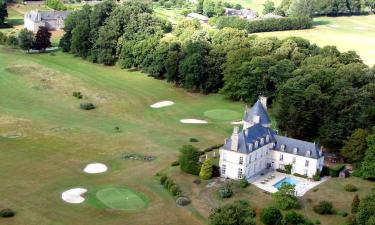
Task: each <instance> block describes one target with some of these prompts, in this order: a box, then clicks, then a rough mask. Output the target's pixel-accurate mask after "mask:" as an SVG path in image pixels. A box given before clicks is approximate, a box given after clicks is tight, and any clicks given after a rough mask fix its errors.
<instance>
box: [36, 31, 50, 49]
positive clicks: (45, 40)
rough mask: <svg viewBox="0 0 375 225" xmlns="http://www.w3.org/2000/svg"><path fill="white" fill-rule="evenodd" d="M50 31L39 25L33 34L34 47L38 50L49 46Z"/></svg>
mask: <svg viewBox="0 0 375 225" xmlns="http://www.w3.org/2000/svg"><path fill="white" fill-rule="evenodd" d="M50 38H51V33H50V32H49V31H48V29H47V27H39V29H38V32H37V33H36V35H35V44H34V48H35V49H38V50H45V49H46V48H48V47H51V41H50Z"/></svg>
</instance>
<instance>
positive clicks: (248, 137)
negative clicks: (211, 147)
mask: <svg viewBox="0 0 375 225" xmlns="http://www.w3.org/2000/svg"><path fill="white" fill-rule="evenodd" d="M275 134H276V131H274V130H272V129H270V128H267V127H263V126H262V125H261V124H255V125H254V126H252V127H249V128H248V129H246V130H243V131H241V132H239V133H238V139H239V140H238V152H241V153H245V154H247V153H250V152H252V151H254V150H256V149H258V148H260V147H262V146H263V145H260V144H259V146H258V148H255V146H254V143H255V141H259V142H260V139H261V138H264V139H265V138H266V136H267V135H269V137H270V140H269V142H265V143H266V144H267V143H270V142H272V141H273V135H275ZM231 144H232V140H231V138H228V139H226V143H225V144H224V146H223V148H224V149H228V150H230V149H231ZM249 144H253V148H252V149H251V150H250V149H249Z"/></svg>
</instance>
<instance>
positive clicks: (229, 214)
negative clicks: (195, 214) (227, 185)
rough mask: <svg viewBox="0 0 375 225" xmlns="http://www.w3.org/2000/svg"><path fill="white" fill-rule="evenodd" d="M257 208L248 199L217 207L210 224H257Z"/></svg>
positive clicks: (210, 218) (211, 215)
mask: <svg viewBox="0 0 375 225" xmlns="http://www.w3.org/2000/svg"><path fill="white" fill-rule="evenodd" d="M254 218H255V210H254V209H253V208H251V207H250V203H249V202H248V201H244V200H239V201H235V202H233V203H230V204H226V205H224V206H222V207H220V208H216V209H214V210H213V212H212V213H211V214H210V216H209V218H208V219H209V221H210V225H238V224H241V225H255V219H254Z"/></svg>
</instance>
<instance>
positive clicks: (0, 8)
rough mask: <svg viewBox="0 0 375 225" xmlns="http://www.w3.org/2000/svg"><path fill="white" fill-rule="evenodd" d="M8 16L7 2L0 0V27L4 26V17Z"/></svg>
mask: <svg viewBox="0 0 375 225" xmlns="http://www.w3.org/2000/svg"><path fill="white" fill-rule="evenodd" d="M7 17H8V9H7V3H6V1H5V0H0V28H1V27H6V23H5V18H7Z"/></svg>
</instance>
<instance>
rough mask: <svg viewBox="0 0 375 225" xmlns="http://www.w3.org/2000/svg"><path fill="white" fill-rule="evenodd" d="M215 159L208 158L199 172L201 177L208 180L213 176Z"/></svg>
mask: <svg viewBox="0 0 375 225" xmlns="http://www.w3.org/2000/svg"><path fill="white" fill-rule="evenodd" d="M212 169H213V161H212V159H206V160H205V161H204V162H203V164H202V167H201V171H200V172H199V177H200V178H202V179H203V180H208V179H210V178H211V177H212Z"/></svg>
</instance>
